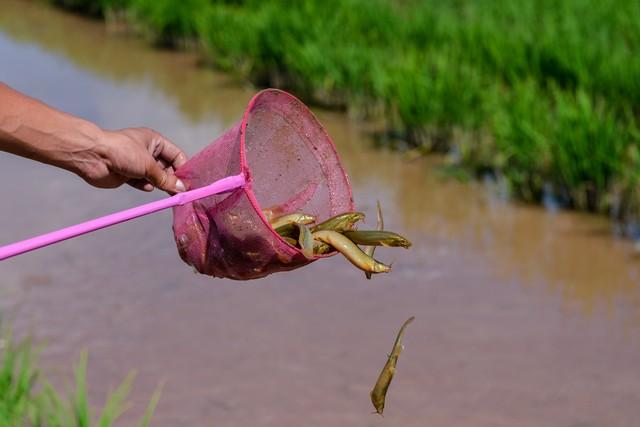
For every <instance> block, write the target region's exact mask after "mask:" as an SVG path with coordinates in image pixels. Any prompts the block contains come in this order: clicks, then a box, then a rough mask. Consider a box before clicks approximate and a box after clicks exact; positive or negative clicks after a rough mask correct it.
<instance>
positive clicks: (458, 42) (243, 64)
mask: <svg viewBox="0 0 640 427" xmlns="http://www.w3.org/2000/svg"><path fill="white" fill-rule="evenodd" d="M52 1H54V2H55V3H59V4H60V3H61V4H63V5H65V6H68V7H69V6H71V7H73V8H74V9H76V10H84V11H90V12H92V13H103V14H104V13H105V11H107V10H110V9H120V10H123V9H124V10H126V11H127V15H128V16H129V17H131V19H132V21H133V22H135V24H136V25H137V26H138V27H139V28H141V29H142V31H143V32H144V33H145V34H147V35H148V36H149V37H151V38H152V39H153V40H154V41H156V42H157V43H162V44H167V43H169V44H170V43H171V42H172V41H173V42H174V43H176V42H180V41H183V40H196V41H199V42H200V43H201V44H202V46H203V47H204V50H205V54H206V56H207V57H208V58H209V59H210V61H211V62H212V63H214V64H216V65H217V66H218V67H221V68H223V69H227V70H233V71H234V72H236V73H240V74H241V75H243V76H244V77H246V78H247V79H249V80H251V81H253V82H254V83H256V84H257V85H260V86H278V87H282V88H285V89H289V90H292V91H294V92H295V93H296V94H297V95H298V96H300V97H301V98H303V99H304V100H306V101H308V102H314V103H318V104H322V105H328V106H334V107H339V108H349V109H352V110H354V111H358V112H360V113H361V114H364V115H366V116H369V117H371V118H375V119H379V120H380V119H381V120H383V121H384V123H386V126H387V128H388V129H389V130H392V131H394V133H396V134H400V135H403V137H404V138H405V139H406V140H407V141H409V143H410V144H412V145H414V146H415V147H418V148H423V149H424V150H430V149H438V150H444V151H450V150H454V151H455V152H459V153H461V154H462V155H461V156H460V161H461V164H462V165H464V166H466V167H467V168H469V170H471V171H486V170H491V171H493V172H494V173H495V174H497V175H499V176H501V177H503V178H505V179H506V181H507V182H508V183H509V186H510V188H511V189H512V193H513V194H515V195H517V196H519V197H521V198H524V199H527V200H532V201H537V200H540V197H541V195H542V192H543V188H553V189H554V192H555V194H556V196H557V197H559V198H560V199H562V200H564V201H565V202H566V204H567V205H569V206H573V207H575V208H579V209H589V210H594V211H601V212H611V213H614V214H615V215H617V216H619V217H625V218H639V217H640V211H638V209H637V206H638V204H639V202H638V200H637V194H638V189H637V187H638V178H637V175H638V174H637V166H638V160H637V155H636V153H637V151H638V148H639V146H640V133H639V132H638V128H639V125H638V123H639V120H640V54H639V53H640V2H638V1H637V0H604V1H598V0H515V1H510V0H447V1H444V0H423V1H418V0H402V1H392V0H299V1H294V2H291V1H286V0H270V1H264V0H237V1H232V0H228V1H214V0H188V1H179V0H99V1H97V0H93V1H92V0H52ZM96 11H98V12H96ZM453 135H464V137H463V138H454V137H453ZM434 140H437V141H438V143H437V144H434V143H433V141H434Z"/></svg>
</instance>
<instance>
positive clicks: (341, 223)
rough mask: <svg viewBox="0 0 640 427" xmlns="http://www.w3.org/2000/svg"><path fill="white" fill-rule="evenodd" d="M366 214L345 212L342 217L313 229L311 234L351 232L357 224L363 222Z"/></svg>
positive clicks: (332, 219)
mask: <svg viewBox="0 0 640 427" xmlns="http://www.w3.org/2000/svg"><path fill="white" fill-rule="evenodd" d="M363 219H364V214H363V213H362V212H345V213H342V214H340V215H336V216H334V217H331V218H329V219H328V220H326V221H323V222H321V223H320V224H318V225H316V226H314V227H312V228H311V232H312V233H315V232H316V231H322V230H333V231H344V230H351V229H353V226H354V224H355V223H356V222H358V221H360V220H363Z"/></svg>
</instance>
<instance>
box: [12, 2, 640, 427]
mask: <svg viewBox="0 0 640 427" xmlns="http://www.w3.org/2000/svg"><path fill="white" fill-rule="evenodd" d="M0 58H2V59H1V61H0V80H1V81H4V82H6V83H8V84H9V85H11V86H13V87H15V88H17V89H19V90H22V91H24V92H26V93H28V94H30V95H32V96H35V97H37V98H39V99H42V100H44V101H45V102H48V103H50V104H52V105H54V106H57V107H58V108H61V109H64V110H66V111H69V112H71V113H74V114H77V115H80V116H83V117H85V118H87V119H90V120H93V121H95V122H96V123H98V124H100V125H101V126H103V127H106V128H121V127H126V126H141V125H144V126H149V127H152V128H155V129H157V130H159V131H160V132H162V133H164V134H166V135H167V136H168V137H170V138H171V139H172V140H174V141H175V142H176V143H178V144H180V145H181V146H182V147H183V148H184V149H185V151H187V152H188V153H189V154H194V153H195V152H197V151H198V150H199V149H200V148H201V147H202V146H204V145H205V144H206V143H208V142H209V141H211V140H213V139H214V138H215V137H216V136H217V135H219V134H221V133H222V132H223V131H224V130H225V129H226V128H227V127H229V126H230V125H231V124H233V123H234V122H235V121H236V120H238V119H239V118H240V117H241V113H242V111H243V109H244V107H245V105H246V103H247V101H248V100H249V99H250V97H251V96H252V95H253V93H254V92H255V90H254V89H251V88H247V87H243V86H242V85H241V84H240V83H239V82H237V81H235V80H234V79H233V78H232V77H229V76H225V75H220V74H217V73H215V72H212V71H211V70H207V69H203V68H201V67H199V66H198V60H197V57H195V56H194V55H191V54H183V53H175V52H169V51H162V50H154V49H152V48H149V47H148V46H147V44H146V43H145V42H144V41H142V40H138V39H135V38H132V37H130V36H128V35H126V34H123V33H122V32H120V31H117V29H116V30H114V29H113V28H112V29H110V30H109V29H106V28H105V26H104V25H103V24H101V23H99V22H94V21H90V20H85V19H83V18H80V17H77V16H74V15H69V14H65V13H62V12H59V11H56V10H52V9H50V8H48V7H46V6H44V5H42V4H40V3H39V2H35V3H31V2H16V1H14V0H2V2H0ZM317 115H318V117H319V119H320V121H321V122H322V123H323V124H324V125H325V126H326V127H327V129H328V132H329V134H330V135H331V136H332V137H333V139H334V140H335V143H336V145H337V147H338V151H339V153H340V155H341V157H342V159H343V162H344V165H345V167H346V169H347V170H348V172H349V174H350V177H351V179H352V183H353V188H354V195H355V198H356V204H357V206H358V207H359V208H360V209H362V210H365V211H366V212H368V213H369V214H370V217H371V218H373V217H374V211H373V207H374V205H375V200H376V198H379V199H380V201H381V202H382V205H383V207H384V208H385V212H386V218H385V219H386V222H387V224H388V227H389V228H390V229H394V230H397V231H400V232H403V233H404V234H406V235H408V236H410V237H411V238H412V240H413V241H414V247H413V248H412V249H411V250H409V251H402V250H380V251H379V254H380V257H381V258H382V259H384V260H387V261H394V272H393V273H392V274H389V275H379V276H376V277H374V280H371V281H366V280H365V279H364V277H363V275H362V274H361V273H360V272H358V271H356V270H355V269H354V268H353V267H352V266H351V265H350V264H348V263H347V262H346V261H345V260H344V259H341V258H340V257H333V258H332V259H329V260H325V261H323V262H317V263H315V264H313V265H311V266H308V267H306V268H303V269H299V270H296V271H294V272H289V273H282V274H275V275H272V276H270V277H268V278H265V279H262V280H257V281H251V282H246V283H238V282H232V281H227V280H217V279H211V278H208V277H204V276H199V275H195V274H193V273H192V272H191V270H190V269H189V267H188V266H186V265H184V264H183V263H182V262H181V261H180V259H179V258H178V256H177V253H176V249H175V246H174V243H173V239H172V234H171V213H170V212H164V213H159V214H156V215H153V216H149V217H146V218H144V219H139V220H136V221H132V222H129V223H126V224H122V225H119V226H117V227H114V228H110V229H106V230H101V231H99V232H96V233H93V234H91V235H87V236H84V237H81V238H77V239H73V240H70V241H67V242H64V243H61V244H58V245H55V246H52V247H49V248H45V249H42V250H39V251H36V252H33V253H30V254H26V255H22V256H20V257H17V258H14V259H11V260H7V261H4V262H2V263H1V264H0V277H1V278H2V280H1V281H0V308H1V309H2V310H3V313H5V314H8V315H10V317H11V318H12V323H13V325H14V327H15V329H17V332H18V333H19V334H21V335H25V334H32V335H34V336H35V337H36V339H38V340H45V341H46V342H47V345H46V348H45V349H44V351H43V353H42V357H41V359H42V365H43V367H44V369H45V370H46V371H47V372H48V373H49V375H50V376H51V377H52V378H53V380H54V382H56V383H57V384H60V385H61V384H64V382H65V381H66V380H68V379H69V378H70V375H71V368H70V366H71V364H72V362H74V361H75V360H77V357H78V354H79V351H80V349H82V348H87V349H88V350H89V353H90V360H89V377H88V379H89V385H90V389H91V396H90V397H91V399H92V401H93V402H94V404H96V405H98V404H99V403H100V402H102V401H103V399H104V395H105V393H106V391H107V390H108V389H109V387H113V386H115V385H116V384H117V383H118V382H119V381H120V380H121V379H122V378H123V377H124V376H125V375H126V374H127V373H128V372H129V371H130V370H133V369H135V370H137V371H138V376H137V379H136V383H135V388H134V390H133V401H134V407H133V408H132V409H131V410H130V411H129V412H128V415H127V416H126V417H125V418H124V419H123V421H122V423H121V424H119V425H133V421H134V420H135V419H136V418H137V417H139V415H140V414H141V413H142V411H143V408H144V406H145V403H146V401H147V400H148V398H149V396H150V395H151V393H152V391H153V390H154V388H155V387H156V385H157V384H158V383H159V382H164V383H165V387H164V391H163V393H162V398H161V401H160V404H159V406H158V409H157V412H156V415H155V417H154V422H153V425H155V426H231V425H233V426H294V425H295V426H327V425H332V426H382V425H387V426H433V427H439V426H447V427H450V426H461V427H462V426H469V427H471V426H473V427H476V426H487V427H489V426H491V427H495V426H525V427H526V426H543V425H544V426H559V427H587V426H632V425H637V423H638V419H640V285H639V283H640V264H639V262H640V260H639V259H638V258H637V256H636V255H635V253H634V250H633V246H632V244H631V243H629V242H626V241H623V240H618V239H616V238H614V237H613V236H612V234H611V232H610V231H611V227H610V225H609V224H608V222H607V221H606V220H605V219H603V218H598V217H593V216H589V215H582V214H576V213H567V212H549V211H545V210H543V209H541V208H537V207H531V206H521V205H517V204H512V203H508V202H505V201H504V200H503V199H502V198H501V197H500V189H499V188H495V187H494V186H491V185H485V184H482V183H471V184H468V183H467V184H465V183H458V182H455V181H451V180H444V179H442V178H441V177H440V176H439V174H438V173H437V170H438V162H439V161H437V160H433V159H431V160H430V159H419V160H414V161H407V160H405V159H403V157H402V156H400V155H398V154H395V153H388V152H385V151H379V150H374V149H372V148H371V145H372V144H371V141H370V139H369V138H368V136H367V135H368V133H367V128H366V126H364V125H362V124H359V123H357V122H356V121H354V120H349V118H348V117H346V116H345V115H342V114H338V113H331V112H325V111H318V112H317ZM0 177H1V178H2V182H3V183H4V185H2V186H0V198H1V199H2V209H0V220H1V222H0V223H1V224H2V232H1V233H0V235H1V239H0V243H1V244H4V243H9V242H12V241H15V240H18V239H22V238H26V237H30V236H32V235H35V234H37V233H42V232H47V231H50V230H53V229H55V228H57V227H61V226H66V225H70V224H74V223H76V222H80V221H83V220H86V219H89V218H93V217H95V216H99V215H102V214H106V213H109V212H112V211H115V210H118V209H123V208H126V207H130V206H133V205H136V204H139V203H143V202H146V201H150V200H155V199H157V198H159V197H161V194H159V193H157V192H156V193H152V194H144V193H141V192H137V191H135V190H132V189H128V188H121V189H118V190H97V189H93V188H90V187H89V186H87V185H86V184H84V183H83V182H82V181H81V180H79V179H78V178H76V177H74V176H72V175H70V174H68V173H66V172H64V171H59V170H55V169H53V168H50V167H47V166H43V165H40V164H36V163H34V162H30V161H27V160H23V159H20V158H16V157H13V156H10V155H0ZM369 221H370V223H371V224H372V223H373V222H374V221H373V220H372V219H370V220H369ZM410 315H415V316H416V321H415V322H414V323H413V324H412V325H411V326H410V327H409V328H408V330H407V334H406V338H405V345H406V349H405V352H404V353H403V354H402V357H401V358H400V362H399V366H398V368H399V369H398V372H397V376H396V378H395V379H394V382H393V384H392V386H391V389H390V391H389V395H388V399H387V407H386V411H385V417H384V418H380V417H378V416H375V415H372V414H371V411H372V410H373V408H372V406H371V403H370V402H369V395H368V393H369V390H370V388H371V386H372V385H373V382H374V381H375V379H376V377H377V375H378V372H379V369H380V368H381V367H382V365H383V364H384V362H385V358H386V354H387V353H388V352H389V350H390V347H391V345H392V343H393V339H394V337H395V334H396V332H397V329H398V327H399V326H400V324H401V323H402V322H403V321H404V320H405V319H406V318H408V317H409V316H410Z"/></svg>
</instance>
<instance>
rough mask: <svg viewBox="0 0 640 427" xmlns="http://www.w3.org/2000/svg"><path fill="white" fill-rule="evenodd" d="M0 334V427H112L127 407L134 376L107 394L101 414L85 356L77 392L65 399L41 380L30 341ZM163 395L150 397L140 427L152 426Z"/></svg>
mask: <svg viewBox="0 0 640 427" xmlns="http://www.w3.org/2000/svg"><path fill="white" fill-rule="evenodd" d="M0 330H1V333H0V427H25V426H33V427H38V426H46V427H90V426H93V425H96V426H100V427H109V426H111V425H113V424H114V422H115V421H116V420H117V419H118V418H119V417H120V415H122V413H123V412H124V411H125V410H126V409H127V408H128V407H129V403H128V401H127V396H128V394H129V390H130V387H131V384H132V381H133V375H129V376H128V377H127V378H126V379H125V380H124V381H123V382H122V384H120V386H118V388H117V389H116V390H114V391H113V392H111V393H110V394H109V395H108V397H107V400H106V402H105V404H104V407H103V409H102V410H101V411H100V413H99V415H98V414H97V413H95V411H93V410H92V408H90V407H89V403H88V397H87V396H88V394H87V383H86V373H87V353H86V352H83V353H82V355H81V356H80V361H79V363H78V364H77V366H76V367H75V384H74V388H73V390H71V389H70V390H68V393H66V394H61V393H59V392H58V391H56V389H55V388H54V387H53V386H51V385H50V384H49V382H48V381H47V380H46V379H45V378H44V377H43V375H42V373H41V371H40V370H39V368H38V366H37V351H35V350H34V349H33V347H32V345H31V342H30V341H29V340H22V341H15V340H14V339H13V337H12V335H11V333H10V332H8V331H6V330H4V329H2V328H1V327H0ZM159 393H160V391H159V390H158V391H156V393H155V394H154V396H153V397H152V399H151V402H150V403H149V406H148V408H147V410H146V413H145V415H144V417H143V419H142V420H141V421H140V424H139V425H140V426H141V427H146V426H148V425H149V422H150V420H151V415H152V414H153V411H154V409H155V406H156V404H157V403H158V399H159V398H160V394H159Z"/></svg>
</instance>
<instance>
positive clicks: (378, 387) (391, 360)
mask: <svg viewBox="0 0 640 427" xmlns="http://www.w3.org/2000/svg"><path fill="white" fill-rule="evenodd" d="M413 319H415V317H414V316H411V317H410V318H409V319H407V321H406V322H404V324H403V325H402V327H401V328H400V331H399V332H398V336H397V337H396V342H395V343H394V344H393V349H392V350H391V354H390V355H389V357H388V359H387V363H385V364H384V368H382V372H380V376H379V377H378V381H376V384H375V385H374V386H373V390H371V403H373V407H374V408H376V412H374V413H378V414H380V415H382V412H383V411H384V400H385V397H386V396H387V390H389V385H390V384H391V380H392V379H393V375H394V374H395V372H396V364H397V363H398V357H399V356H400V353H401V352H402V350H404V346H403V345H402V336H403V335H404V330H405V328H406V327H407V325H408V324H409V323H411V322H413Z"/></svg>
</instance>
